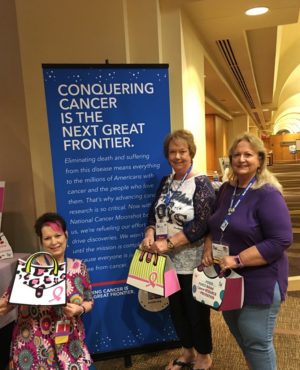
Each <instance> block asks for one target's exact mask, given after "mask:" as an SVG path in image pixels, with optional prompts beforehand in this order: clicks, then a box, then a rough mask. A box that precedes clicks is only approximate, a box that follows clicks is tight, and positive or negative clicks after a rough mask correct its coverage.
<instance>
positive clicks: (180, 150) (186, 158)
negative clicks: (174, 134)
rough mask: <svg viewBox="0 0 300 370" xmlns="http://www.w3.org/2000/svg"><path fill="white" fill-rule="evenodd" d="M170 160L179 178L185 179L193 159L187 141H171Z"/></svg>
mask: <svg viewBox="0 0 300 370" xmlns="http://www.w3.org/2000/svg"><path fill="white" fill-rule="evenodd" d="M168 160H169V163H170V165H171V166H172V168H173V170H174V171H175V174H176V175H177V176H178V178H180V177H183V176H184V175H185V173H186V171H187V170H188V168H189V167H190V165H191V164H192V157H191V155H190V151H189V147H188V144H187V142H186V141H185V140H182V139H177V140H171V141H170V143H169V148H168Z"/></svg>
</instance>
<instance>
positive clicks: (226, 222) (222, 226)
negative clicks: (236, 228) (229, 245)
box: [221, 220, 229, 231]
mask: <svg viewBox="0 0 300 370" xmlns="http://www.w3.org/2000/svg"><path fill="white" fill-rule="evenodd" d="M228 224H229V222H228V221H227V220H224V221H223V223H222V225H221V230H222V231H224V230H225V229H226V227H227V226H228Z"/></svg>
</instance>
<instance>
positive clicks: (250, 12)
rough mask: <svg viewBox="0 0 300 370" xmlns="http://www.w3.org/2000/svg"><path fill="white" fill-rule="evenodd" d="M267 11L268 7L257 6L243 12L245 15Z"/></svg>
mask: <svg viewBox="0 0 300 370" xmlns="http://www.w3.org/2000/svg"><path fill="white" fill-rule="evenodd" d="M268 11H269V8H267V7H265V6H259V7H256V8H251V9H248V10H246V11H245V14H246V15H261V14H265V13H267V12H268Z"/></svg>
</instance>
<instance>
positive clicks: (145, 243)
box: [140, 226, 155, 251]
mask: <svg viewBox="0 0 300 370" xmlns="http://www.w3.org/2000/svg"><path fill="white" fill-rule="evenodd" d="M154 237H155V227H154V226H148V227H147V228H146V232H145V237H144V239H143V240H142V241H141V243H140V249H142V250H145V251H148V250H149V248H150V247H151V245H152V244H153V243H154Z"/></svg>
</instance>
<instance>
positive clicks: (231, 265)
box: [219, 256, 239, 271]
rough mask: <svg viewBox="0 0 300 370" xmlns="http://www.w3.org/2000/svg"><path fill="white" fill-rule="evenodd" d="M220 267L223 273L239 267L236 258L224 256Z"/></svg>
mask: <svg viewBox="0 0 300 370" xmlns="http://www.w3.org/2000/svg"><path fill="white" fill-rule="evenodd" d="M219 265H220V267H221V271H225V270H228V269H235V268H237V267H239V266H238V265H237V263H236V259H235V256H224V257H223V258H221V259H220V262H219Z"/></svg>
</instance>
